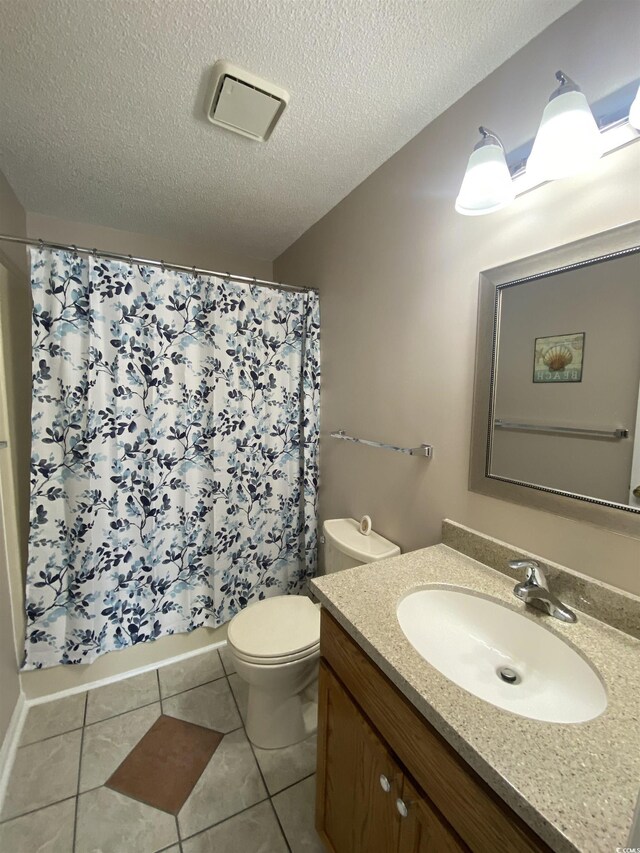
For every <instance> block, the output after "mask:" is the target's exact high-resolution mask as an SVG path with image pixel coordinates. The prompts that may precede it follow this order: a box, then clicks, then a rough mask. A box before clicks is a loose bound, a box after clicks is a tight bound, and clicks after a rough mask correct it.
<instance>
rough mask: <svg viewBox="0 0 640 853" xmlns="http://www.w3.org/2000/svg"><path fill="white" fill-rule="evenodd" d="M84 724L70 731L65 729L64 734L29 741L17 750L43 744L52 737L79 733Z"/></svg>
mask: <svg viewBox="0 0 640 853" xmlns="http://www.w3.org/2000/svg"><path fill="white" fill-rule="evenodd" d="M83 726H84V723H80V725H79V726H74V727H73V728H72V729H67V730H66V731H64V732H58V734H57V735H47V736H46V737H41V738H38V740H31V741H29V743H21V744H20V746H19V747H18V749H24V748H25V746H35V745H36V744H37V743H44V742H45V741H47V740H53V739H54V737H62V736H63V735H70V734H71V732H79V731H81V730H82V728H83Z"/></svg>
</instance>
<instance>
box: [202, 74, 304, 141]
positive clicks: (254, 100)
mask: <svg viewBox="0 0 640 853" xmlns="http://www.w3.org/2000/svg"><path fill="white" fill-rule="evenodd" d="M288 102H289V93H288V92H285V90H284V89H281V88H280V87H279V86H274V85H273V83H269V82H268V81H267V80H262V79H261V78H260V77H256V76H255V74H251V73H250V72H249V71H244V70H243V69H242V68H238V67H237V66H236V65H232V64H231V63H230V62H225V61H224V60H222V59H221V60H219V61H218V62H216V64H215V65H214V66H213V76H212V78H211V88H210V91H209V96H208V98H207V118H208V119H209V121H210V122H211V123H212V124H217V125H220V127H225V128H226V129H227V130H232V131H233V132H234V133H240V134H241V135H242V136H248V137H249V139H256V140H258V141H259V142H264V141H265V140H266V139H268V138H269V137H270V136H271V132H272V130H273V128H274V127H275V126H276V123H277V122H278V119H279V118H280V116H281V115H282V113H283V112H284V108H285V107H286V106H287V103H288Z"/></svg>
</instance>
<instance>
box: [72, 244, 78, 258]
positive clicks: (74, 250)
mask: <svg viewBox="0 0 640 853" xmlns="http://www.w3.org/2000/svg"><path fill="white" fill-rule="evenodd" d="M71 248H72V249H73V257H74V258H75V259H76V260H78V247H77V246H76V244H75V243H72V244H71Z"/></svg>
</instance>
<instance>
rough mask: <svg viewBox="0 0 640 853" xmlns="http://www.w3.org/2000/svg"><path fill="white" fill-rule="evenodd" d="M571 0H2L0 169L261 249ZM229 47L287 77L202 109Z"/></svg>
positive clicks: (95, 204)
mask: <svg viewBox="0 0 640 853" xmlns="http://www.w3.org/2000/svg"><path fill="white" fill-rule="evenodd" d="M576 2H577V0H217V2H216V0H46V2H45V0H0V18H1V21H2V25H1V27H0V169H2V171H4V172H5V174H6V176H7V178H8V180H9V181H10V183H11V185H12V186H13V188H14V190H15V191H16V193H17V195H18V196H19V198H20V200H21V201H22V203H23V204H24V206H25V207H26V208H27V209H28V210H31V211H36V212H39V213H46V214H51V215H54V216H61V217H64V218H66V219H71V220H76V221H84V222H90V223H98V224H100V225H108V226H111V227H115V228H122V229H126V230H131V231H142V232H148V233H152V234H158V235H160V236H171V237H178V238H181V239H188V240H191V241H196V240H197V241H203V240H208V241H211V242H212V243H213V244H217V245H222V246H225V248H228V249H235V250H238V251H242V252H246V253H247V254H249V255H252V256H254V257H261V258H267V259H271V258H273V257H275V256H277V255H278V254H279V253H280V252H282V251H283V250H284V249H285V248H286V247H287V246H289V245H290V244H291V243H292V242H293V241H294V240H295V239H296V238H297V237H298V236H299V235H300V234H302V233H303V232H304V231H305V230H306V229H307V228H308V227H309V226H310V225H312V224H313V223H314V222H316V221H317V220H318V219H319V218H320V217H321V216H323V215H324V214H325V213H326V212H327V211H328V210H330V209H331V208H332V207H333V206H334V205H335V204H337V202H338V201H340V199H342V198H343V197H344V196H345V195H347V193H349V192H350V191H351V190H352V189H353V188H354V187H355V186H357V185H358V184H359V183H360V182H361V181H362V180H363V179H364V178H366V177H367V175H369V174H371V172H372V171H374V170H375V169H376V168H377V167H378V166H379V165H380V164H381V163H383V162H384V161H385V160H386V159H387V158H388V157H390V156H391V155H392V154H393V153H394V152H395V151H397V150H398V149H399V148H400V147H402V145H404V144H405V143H406V142H407V141H408V140H409V139H411V137H412V136H415V134H416V133H417V132H418V131H419V130H421V129H422V128H423V127H424V126H425V125H426V124H428V123H429V122H430V121H431V120H432V119H433V118H435V117H436V116H437V115H438V114H440V113H441V112H443V110H445V109H446V108H447V107H448V106H450V105H451V104H452V103H453V102H454V101H456V100H457V99H458V98H459V97H461V96H462V95H463V94H464V93H465V92H467V91H468V90H469V89H470V88H471V87H472V86H474V85H475V84H476V83H477V82H479V81H480V80H481V79H483V78H484V77H486V76H487V74H488V73H490V72H491V71H492V70H493V69H495V68H496V67H497V66H498V65H500V64H501V63H502V62H504V61H505V60H506V59H507V58H508V57H509V56H511V55H512V54H513V53H515V52H516V51H517V50H518V49H519V48H520V47H521V46H522V45H524V44H525V43H526V42H528V41H529V40H530V39H531V38H533V37H534V36H535V35H536V34H537V33H539V32H540V31H541V30H542V29H544V28H545V27H546V26H548V25H549V24H550V23H551V22H552V21H554V20H555V19H556V18H558V17H559V16H560V15H561V14H563V13H564V12H565V11H567V10H568V9H569V8H571V7H572V6H574V5H576ZM221 58H224V59H228V60H230V61H232V62H234V63H236V64H237V65H240V66H241V67H245V68H247V69H249V70H250V71H252V72H254V73H256V74H258V75H260V76H262V77H266V78H267V79H270V80H272V81H273V82H275V83H276V84H278V85H280V86H283V87H284V88H286V89H287V90H288V91H289V92H290V93H291V101H290V105H289V107H288V108H287V110H285V113H284V115H283V118H282V120H281V122H280V124H279V126H278V127H277V128H276V130H275V131H274V133H273V136H272V137H271V139H270V140H269V141H268V142H267V143H256V142H252V141H250V140H246V139H243V138H242V137H239V136H237V135H235V134H231V133H229V132H228V131H225V130H222V129H220V128H217V127H214V126H213V125H211V124H209V123H207V122H206V120H205V119H204V96H205V89H206V86H207V83H208V79H209V73H210V68H211V65H212V64H213V63H214V62H215V61H216V60H217V59H221Z"/></svg>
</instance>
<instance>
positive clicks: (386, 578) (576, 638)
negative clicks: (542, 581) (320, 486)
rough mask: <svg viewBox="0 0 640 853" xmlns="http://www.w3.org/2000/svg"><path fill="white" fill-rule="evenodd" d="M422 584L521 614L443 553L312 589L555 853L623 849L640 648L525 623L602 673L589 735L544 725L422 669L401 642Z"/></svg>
mask: <svg viewBox="0 0 640 853" xmlns="http://www.w3.org/2000/svg"><path fill="white" fill-rule="evenodd" d="M428 584H446V585H452V586H457V587H463V588H465V589H467V590H470V591H476V592H478V593H480V594H482V595H489V596H491V597H492V598H495V599H498V600H499V601H501V602H502V603H503V604H505V605H506V606H507V607H509V608H511V609H513V610H517V611H519V612H523V613H524V612H525V611H524V605H523V604H522V603H521V602H519V601H518V600H517V599H516V598H515V597H514V595H513V580H510V579H509V578H508V577H506V576H505V575H503V574H501V573H500V572H498V571H495V570H494V569H491V568H489V567H488V566H485V565H483V564H482V563H479V562H477V561H476V560H474V559H472V558H470V557H467V556H465V555H463V554H460V553H459V552H457V551H454V550H453V549H452V548H449V547H448V546H446V545H434V546H432V547H430V548H424V549H422V550H420V551H412V552H411V553H408V554H404V555H402V556H400V557H394V558H392V559H389V560H383V561H380V562H379V563H370V564H369V565H365V566H358V567H357V568H355V569H350V570H347V571H342V572H336V573H334V574H330V575H325V576H323V577H319V578H316V579H315V580H313V581H312V583H311V588H312V590H313V592H314V593H315V595H316V596H317V597H318V598H319V600H320V601H321V603H322V605H323V606H324V607H326V608H327V610H328V611H329V613H331V615H332V616H334V617H335V619H336V620H337V621H338V622H339V623H340V624H341V625H342V626H343V628H344V629H345V630H346V631H347V632H348V633H349V634H350V635H351V636H352V637H353V638H354V640H355V641H356V642H357V643H358V644H359V645H360V646H361V647H362V649H363V650H364V651H365V652H366V653H367V654H368V655H369V657H370V658H371V659H372V660H373V661H374V662H375V663H376V664H377V665H378V666H379V667H380V669H381V670H382V671H383V672H384V673H385V674H386V675H387V676H388V677H389V678H390V679H391V681H392V682H393V683H394V684H395V685H396V687H398V689H399V690H400V691H401V692H402V693H403V694H404V695H405V696H406V698H407V699H408V700H409V701H410V702H411V703H412V704H413V705H414V707H416V708H417V709H418V710H419V711H420V713H421V714H422V715H423V716H424V717H425V719H426V720H428V721H429V723H431V725H433V726H434V728H435V729H436V730H437V731H438V732H439V733H440V734H441V735H442V736H443V737H444V738H445V740H447V741H448V743H449V744H451V746H452V747H453V748H454V749H455V750H456V751H457V752H458V753H459V754H460V755H461V756H462V757H463V758H464V759H465V761H467V762H468V764H469V765H470V766H471V767H472V768H473V769H474V770H475V771H476V772H477V773H478V774H479V775H480V776H481V777H482V778H483V779H484V780H485V781H486V782H487V783H488V784H489V785H490V786H491V787H492V788H493V790H494V791H495V792H496V793H497V794H499V795H500V797H502V799H503V800H504V801H505V802H506V803H507V804H508V805H509V806H511V808H512V809H513V810H514V811H515V812H516V813H517V814H519V815H520V817H522V819H523V820H524V821H525V822H526V823H527V824H528V825H529V826H530V827H531V828H532V829H533V830H534V831H535V832H536V833H537V834H538V835H539V836H540V837H541V838H542V839H543V840H544V841H546V842H547V844H549V845H550V846H551V847H552V848H553V849H554V850H556V851H558V852H559V853H565V851H571V853H576V851H579V853H595V851H607V853H612V851H614V850H615V848H616V847H625V846H626V842H627V838H628V836H629V831H630V828H631V823H632V820H633V812H634V807H635V803H636V799H637V797H638V790H639V789H640V640H638V639H635V638H634V637H632V636H630V635H628V634H625V633H623V632H622V631H619V630H617V629H615V628H612V627H610V626H609V625H606V624H605V623H603V622H599V621H597V620H596V619H593V618H592V617H590V616H587V615H585V614H583V613H580V612H578V621H577V623H575V624H564V623H562V622H560V621H559V620H557V619H553V618H551V617H550V616H547V615H545V614H539V613H538V612H537V611H533V610H531V609H529V608H527V610H526V614H525V615H526V616H527V617H528V618H530V619H534V620H536V621H537V622H539V623H540V624H543V625H544V626H545V627H546V628H548V629H549V630H550V631H553V632H554V633H556V634H558V635H559V636H560V637H562V638H564V639H566V640H567V641H568V642H569V643H570V644H571V645H573V646H574V647H575V648H576V649H577V650H578V651H580V652H582V653H583V655H584V656H585V657H587V659H588V660H590V661H591V662H592V663H593V665H594V666H595V667H596V668H597V669H598V671H599V672H600V675H601V676H602V678H603V680H604V682H605V685H606V689H607V695H608V705H607V708H606V710H605V712H604V713H603V714H602V715H601V716H600V717H597V718H596V719H594V720H590V721H589V722H586V723H578V724H563V723H544V722H539V721H536V720H530V719H528V718H526V717H520V716H517V715H516V714H513V713H511V712H509V711H504V710H502V709H500V708H497V707H495V706H494V705H491V704H489V703H487V702H484V701H483V700H482V699H479V698H477V697H476V696H474V695H473V694H471V693H468V692H467V691H466V690H463V689H462V688H461V687H458V686H457V685H455V684H454V683H453V682H451V681H449V680H448V679H447V678H446V677H445V676H444V675H442V674H441V673H440V672H439V671H438V670H436V669H435V668H434V667H432V666H431V665H430V664H428V663H427V662H426V661H425V660H424V659H423V658H422V657H421V656H420V655H419V654H418V652H417V651H415V649H414V648H413V646H412V645H411V644H410V643H409V641H408V640H407V639H406V638H405V636H404V634H403V633H402V630H401V628H400V625H399V624H398V620H397V617H396V607H397V604H398V602H399V601H400V599H401V598H402V597H403V596H404V595H405V594H406V593H408V592H410V591H411V590H413V589H419V588H420V587H422V586H426V585H428Z"/></svg>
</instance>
